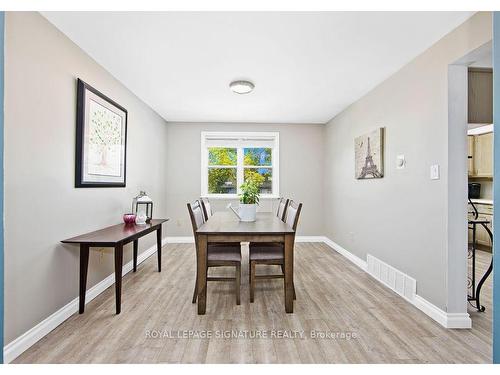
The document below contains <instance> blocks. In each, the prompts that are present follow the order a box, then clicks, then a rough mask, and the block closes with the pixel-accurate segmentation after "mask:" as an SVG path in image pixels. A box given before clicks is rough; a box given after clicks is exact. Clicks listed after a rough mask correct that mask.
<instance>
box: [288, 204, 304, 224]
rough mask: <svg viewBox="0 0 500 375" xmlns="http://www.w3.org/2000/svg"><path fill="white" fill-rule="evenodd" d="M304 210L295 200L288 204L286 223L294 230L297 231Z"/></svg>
mask: <svg viewBox="0 0 500 375" xmlns="http://www.w3.org/2000/svg"><path fill="white" fill-rule="evenodd" d="M301 210H302V203H298V204H297V203H295V202H294V201H293V200H290V201H289V202H288V207H287V209H286V219H285V223H287V224H288V225H290V226H291V227H292V228H293V230H297V225H298V223H299V216H300V211H301Z"/></svg>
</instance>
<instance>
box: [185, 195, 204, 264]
mask: <svg viewBox="0 0 500 375" xmlns="http://www.w3.org/2000/svg"><path fill="white" fill-rule="evenodd" d="M187 208H188V211H189V217H190V218H191V226H192V227H193V235H194V244H195V247H196V254H198V236H197V235H196V231H197V230H198V228H199V227H201V226H202V225H203V224H204V223H205V218H204V217H203V210H202V208H201V204H200V201H198V200H196V201H194V202H193V203H188V204H187Z"/></svg>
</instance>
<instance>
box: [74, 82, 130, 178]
mask: <svg viewBox="0 0 500 375" xmlns="http://www.w3.org/2000/svg"><path fill="white" fill-rule="evenodd" d="M77 86H78V87H77V109H76V173H75V187H77V188H78V187H125V183H126V172H127V110H126V109H125V108H123V107H122V106H121V105H119V104H118V103H116V102H114V101H113V100H111V99H110V98H108V97H107V96H105V95H103V94H102V93H101V92H99V91H97V90H96V89H94V88H93V87H92V86H90V85H88V84H87V83H85V82H84V81H82V80H81V79H78V85H77Z"/></svg>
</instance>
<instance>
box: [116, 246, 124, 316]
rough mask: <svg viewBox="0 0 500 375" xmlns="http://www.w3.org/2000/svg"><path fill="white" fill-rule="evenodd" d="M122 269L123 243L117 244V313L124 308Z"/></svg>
mask: <svg viewBox="0 0 500 375" xmlns="http://www.w3.org/2000/svg"><path fill="white" fill-rule="evenodd" d="M122 269H123V244H118V245H116V246H115V298H116V313H117V314H119V313H120V312H121V310H122Z"/></svg>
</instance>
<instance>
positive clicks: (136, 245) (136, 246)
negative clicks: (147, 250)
mask: <svg viewBox="0 0 500 375" xmlns="http://www.w3.org/2000/svg"><path fill="white" fill-rule="evenodd" d="M138 249H139V240H135V241H134V272H135V271H137V251H138Z"/></svg>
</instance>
